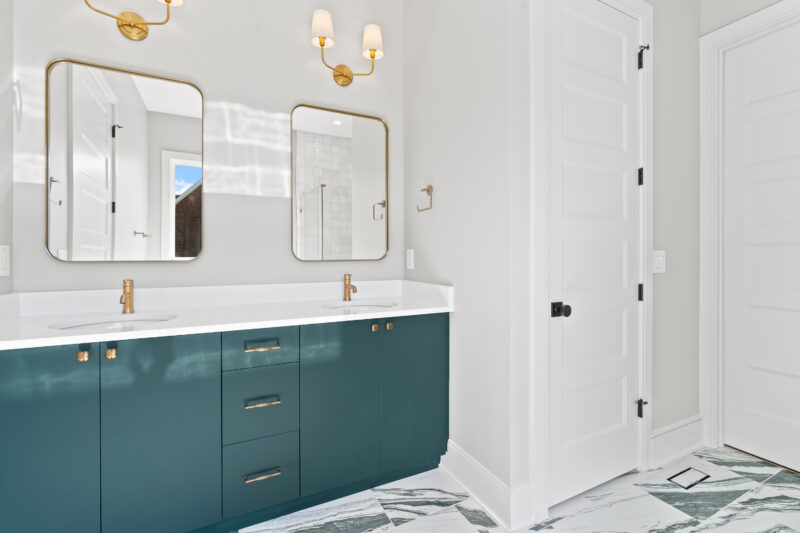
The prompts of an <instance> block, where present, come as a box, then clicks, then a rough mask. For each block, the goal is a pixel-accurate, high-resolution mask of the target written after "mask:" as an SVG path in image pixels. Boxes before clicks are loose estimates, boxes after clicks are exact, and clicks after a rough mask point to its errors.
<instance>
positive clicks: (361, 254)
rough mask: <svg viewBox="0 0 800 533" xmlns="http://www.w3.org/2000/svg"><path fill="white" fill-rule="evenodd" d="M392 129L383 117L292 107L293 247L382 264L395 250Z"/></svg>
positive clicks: (316, 256)
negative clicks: (391, 211) (392, 237)
mask: <svg viewBox="0 0 800 533" xmlns="http://www.w3.org/2000/svg"><path fill="white" fill-rule="evenodd" d="M388 153H389V129H388V127H387V126H386V123H385V122H383V121H382V120H381V119H379V118H376V117H369V116H365V115H358V114H355V113H347V112H344V111H335V110H332V109H323V108H319V107H314V106H309V105H300V106H297V107H296V108H295V109H294V111H293V112H292V247H293V250H294V255H295V256H296V257H297V258H298V259H300V260H301V261H376V260H380V259H383V258H384V257H386V253H387V251H388V249H389V190H388V187H389V156H388Z"/></svg>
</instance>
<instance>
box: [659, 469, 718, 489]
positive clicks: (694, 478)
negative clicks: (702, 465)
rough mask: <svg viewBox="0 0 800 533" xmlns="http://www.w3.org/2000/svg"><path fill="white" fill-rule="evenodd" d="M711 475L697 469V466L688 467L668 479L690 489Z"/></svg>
mask: <svg viewBox="0 0 800 533" xmlns="http://www.w3.org/2000/svg"><path fill="white" fill-rule="evenodd" d="M709 477H711V476H709V475H708V474H706V473H703V472H701V471H699V470H697V469H696V468H687V469H686V470H683V471H681V472H678V473H677V474H675V475H674V476H672V477H671V478H669V479H668V480H667V481H671V482H673V483H675V484H676V485H678V486H679V487H682V488H684V489H686V490H689V489H691V488H692V487H694V486H696V485H699V484H700V483H702V482H703V481H705V480H707V479H708V478H709Z"/></svg>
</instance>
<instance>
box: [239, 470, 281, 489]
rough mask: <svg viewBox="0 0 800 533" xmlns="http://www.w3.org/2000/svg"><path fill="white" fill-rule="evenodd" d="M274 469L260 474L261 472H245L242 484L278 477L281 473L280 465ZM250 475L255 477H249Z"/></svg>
mask: <svg viewBox="0 0 800 533" xmlns="http://www.w3.org/2000/svg"><path fill="white" fill-rule="evenodd" d="M274 470H275V471H274V472H271V473H269V474H261V473H257V474H247V475H246V476H244V484H245V485H248V484H250V483H256V482H258V481H264V480H265V479H270V478H273V477H278V476H280V475H281V469H280V467H278V468H275V469H274ZM250 476H256V477H253V478H251V477H250Z"/></svg>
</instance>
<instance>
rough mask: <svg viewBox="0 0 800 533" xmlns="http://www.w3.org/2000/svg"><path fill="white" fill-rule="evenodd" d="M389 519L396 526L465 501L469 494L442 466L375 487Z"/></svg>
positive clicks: (373, 490) (375, 491)
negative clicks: (440, 468)
mask: <svg viewBox="0 0 800 533" xmlns="http://www.w3.org/2000/svg"><path fill="white" fill-rule="evenodd" d="M372 493H373V494H374V495H375V498H377V500H378V502H379V503H380V504H381V506H383V509H384V511H385V512H386V514H387V515H388V516H389V519H390V520H391V521H392V523H393V524H394V525H396V526H399V525H402V524H405V523H406V522H410V521H412V520H415V519H417V518H420V517H423V516H429V515H432V514H434V513H436V512H438V511H441V510H442V509H445V508H447V507H451V506H454V505H456V504H458V503H461V502H463V501H464V500H466V499H467V498H469V495H468V494H467V493H466V492H465V491H464V489H462V488H461V487H460V486H458V484H456V482H455V481H453V480H452V479H451V478H450V477H449V476H448V475H447V474H445V473H444V472H442V471H441V470H439V469H437V470H431V471H430V472H425V473H423V474H419V475H417V476H413V477H410V478H407V479H402V480H400V481H396V482H394V483H389V484H387V485H383V486H381V487H378V488H376V489H372Z"/></svg>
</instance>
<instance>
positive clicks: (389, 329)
mask: <svg viewBox="0 0 800 533" xmlns="http://www.w3.org/2000/svg"><path fill="white" fill-rule="evenodd" d="M393 329H394V323H392V322H387V323H386V331H392V330H393Z"/></svg>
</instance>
